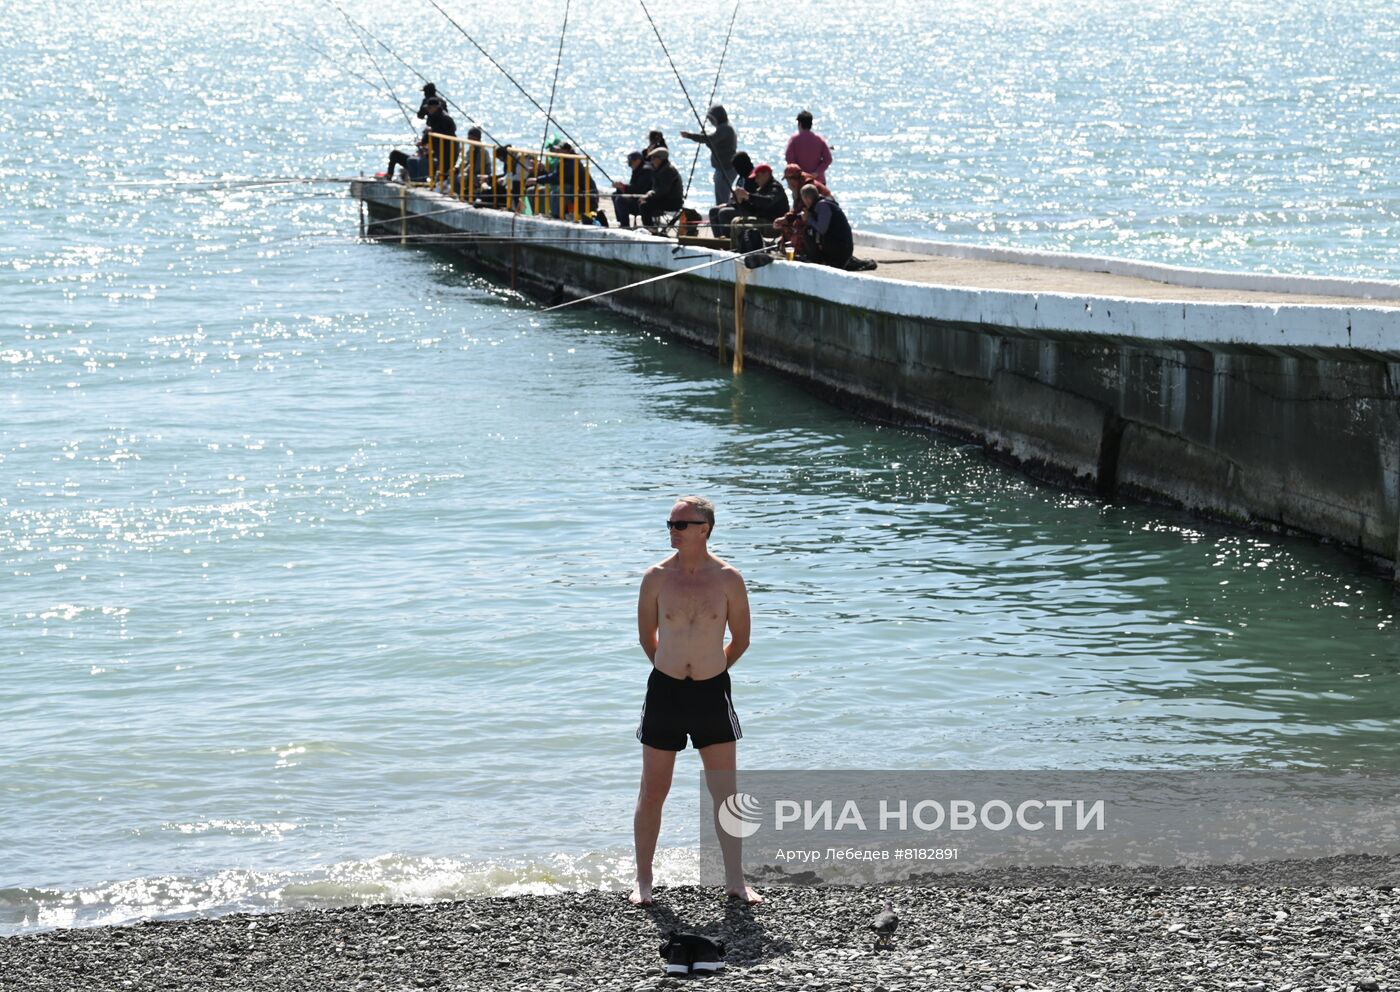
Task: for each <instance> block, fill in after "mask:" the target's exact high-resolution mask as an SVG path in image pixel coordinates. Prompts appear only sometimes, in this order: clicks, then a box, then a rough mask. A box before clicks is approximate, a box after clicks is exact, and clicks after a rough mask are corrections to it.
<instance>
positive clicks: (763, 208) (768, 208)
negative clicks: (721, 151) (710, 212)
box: [711, 156, 788, 237]
mask: <svg viewBox="0 0 1400 992" xmlns="http://www.w3.org/2000/svg"><path fill="white" fill-rule="evenodd" d="M735 158H736V161H737V158H738V156H735ZM787 209H788V198H787V193H786V192H785V191H784V190H783V187H782V184H780V183H778V182H775V181H774V179H773V167H772V166H771V165H769V164H768V163H767V162H760V163H759V164H758V166H757V167H756V168H754V169H753V170H752V171H751V172H750V173H749V174H748V175H747V176H746V177H744V182H743V183H742V184H741V185H739V186H736V187H734V202H733V203H731V204H729V205H728V206H724V207H716V208H715V210H717V211H718V216H717V217H713V218H712V224H711V226H712V227H713V226H714V223H715V222H717V223H718V225H719V228H722V229H723V233H721V231H720V230H719V229H716V230H715V234H716V235H717V236H719V237H724V235H725V234H727V233H729V226H730V225H731V224H734V225H736V226H750V225H757V226H761V227H768V226H769V225H771V224H772V223H773V221H775V220H777V219H778V218H779V217H781V216H782V215H783V214H785V213H787Z"/></svg>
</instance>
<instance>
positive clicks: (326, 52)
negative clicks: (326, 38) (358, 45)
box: [272, 24, 380, 90]
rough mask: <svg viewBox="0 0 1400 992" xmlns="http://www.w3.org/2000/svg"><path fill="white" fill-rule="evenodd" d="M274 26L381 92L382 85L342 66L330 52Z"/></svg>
mask: <svg viewBox="0 0 1400 992" xmlns="http://www.w3.org/2000/svg"><path fill="white" fill-rule="evenodd" d="M272 26H273V27H275V28H276V29H277V30H278V31H281V32H282V33H283V34H285V35H286V36H287V37H289V38H291V39H292V40H293V41H295V42H297V43H298V44H301V45H303V46H305V47H306V48H309V49H311V50H312V51H313V52H315V53H316V54H317V55H319V56H321V57H322V58H324V59H325V60H326V61H327V62H332V63H334V64H335V66H336V68H338V69H340V70H341V71H342V72H348V73H349V74H350V75H351V76H354V77H355V78H356V79H358V80H360V82H362V83H364V84H365V85H366V86H370V87H373V88H374V89H375V90H379V89H380V85H379V84H378V83H376V82H375V81H374V80H373V79H370V78H369V77H368V76H366V75H365V74H364V73H362V72H358V71H356V70H354V69H352V68H350V67H349V66H348V65H344V64H342V63H341V61H340V60H339V59H337V58H336V57H335V56H334V55H332V54H331V53H330V52H328V51H326V50H325V49H324V48H319V47H317V46H316V45H313V44H312V43H311V42H309V41H307V40H306V39H304V38H302V37H300V36H299V35H297V34H295V33H294V32H292V31H290V30H288V29H287V28H284V27H283V26H282V25H280V24H274V25H272Z"/></svg>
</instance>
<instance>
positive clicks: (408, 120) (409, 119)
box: [326, 0, 418, 138]
mask: <svg viewBox="0 0 1400 992" xmlns="http://www.w3.org/2000/svg"><path fill="white" fill-rule="evenodd" d="M326 2H327V3H329V4H330V5H331V6H332V7H334V8H335V9H336V10H338V11H340V16H341V17H343V18H345V23H346V24H348V25H350V31H351V33H352V34H354V35H355V41H357V42H358V43H359V45H360V48H361V49H363V50H364V53H365V58H367V59H369V63H370V65H372V66H374V71H375V72H377V73H379V78H380V79H382V80H384V89H385V90H386V91H387V92H388V94H389V98H390V99H391V100H393V101H394V102H395V103H396V104H398V105H399V112H400V113H402V114H403V119H404V123H405V124H407V125H408V130H409V132H410V133H412V135H413V136H414V137H415V138H417V137H418V127H417V125H415V124H414V123H413V115H412V114H410V113H409V112H408V107H407V106H405V105H404V102H403V101H402V100H400V99H399V97H398V94H397V93H395V92H394V87H393V84H391V83H390V82H389V77H388V76H386V75H384V70H383V69H382V68H381V67H380V65H379V60H378V59H376V58H375V57H374V53H373V52H371V51H370V50H369V46H368V45H366V44H365V40H364V38H361V37H360V32H359V31H357V30H356V28H355V19H354V18H353V17H351V16H350V15H349V14H347V13H346V12H345V8H344V7H342V6H341V5H340V4H339V3H337V2H336V0H326Z"/></svg>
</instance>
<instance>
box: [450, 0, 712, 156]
mask: <svg viewBox="0 0 1400 992" xmlns="http://www.w3.org/2000/svg"><path fill="white" fill-rule="evenodd" d="M429 2H430V3H431V2H432V0H429ZM637 2H638V3H639V4H641V5H642V13H644V14H646V15H647V20H648V21H651V29H652V31H654V32H655V33H656V40H657V41H659V42H661V50H662V51H663V52H665V53H666V61H667V62H670V63H671V71H672V72H674V73H675V74H676V82H678V83H680V84H681V92H682V93H684V94H685V102H686V103H688V104H690V112H691V113H692V114H694V115H695V123H696V124H699V125H700V130H701V131H704V130H705V122H704V121H703V120H701V119H700V111H698V110H696V109H695V101H694V100H692V99H691V98H690V90H688V89H686V88H685V80H684V79H682V78H681V71H680V70H679V69H677V68H676V60H675V59H673V58H671V51H670V49H668V48H667V47H666V42H665V41H664V40H663V39H662V37H661V29H660V28H658V27H657V26H656V22H655V21H653V20H652V18H651V11H649V10H647V5H646V0H637ZM730 26H731V27H732V26H733V24H732V23H731V25H730Z"/></svg>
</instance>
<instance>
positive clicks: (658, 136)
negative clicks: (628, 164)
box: [642, 128, 666, 161]
mask: <svg viewBox="0 0 1400 992" xmlns="http://www.w3.org/2000/svg"><path fill="white" fill-rule="evenodd" d="M665 147H666V136H665V135H664V134H662V133H661V132H660V131H658V130H656V129H655V128H652V129H651V130H650V131H648V132H647V143H646V145H645V146H644V147H643V148H642V158H644V159H646V160H647V161H651V153H652V152H654V151H655V150H656V149H658V148H665Z"/></svg>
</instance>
